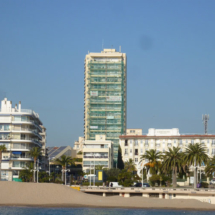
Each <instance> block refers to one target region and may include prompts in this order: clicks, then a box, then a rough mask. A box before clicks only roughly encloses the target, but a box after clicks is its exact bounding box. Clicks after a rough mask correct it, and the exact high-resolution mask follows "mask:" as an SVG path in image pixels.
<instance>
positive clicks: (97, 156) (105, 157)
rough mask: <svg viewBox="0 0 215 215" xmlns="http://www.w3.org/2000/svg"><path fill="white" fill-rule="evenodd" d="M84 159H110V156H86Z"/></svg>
mask: <svg viewBox="0 0 215 215" xmlns="http://www.w3.org/2000/svg"><path fill="white" fill-rule="evenodd" d="M84 158H108V156H95V157H94V156H84Z"/></svg>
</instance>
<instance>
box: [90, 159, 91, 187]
mask: <svg viewBox="0 0 215 215" xmlns="http://www.w3.org/2000/svg"><path fill="white" fill-rule="evenodd" d="M90 187H91V161H90Z"/></svg>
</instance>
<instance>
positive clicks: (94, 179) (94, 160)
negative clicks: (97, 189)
mask: <svg viewBox="0 0 215 215" xmlns="http://www.w3.org/2000/svg"><path fill="white" fill-rule="evenodd" d="M95 173H96V167H95V152H94V177H93V186H95V175H96V174H95Z"/></svg>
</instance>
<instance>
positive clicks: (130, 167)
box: [124, 158, 136, 173]
mask: <svg viewBox="0 0 215 215" xmlns="http://www.w3.org/2000/svg"><path fill="white" fill-rule="evenodd" d="M124 169H125V170H126V171H128V172H131V173H133V172H134V171H136V166H135V163H134V161H133V160H132V159H131V158H130V159H129V160H128V161H126V162H125V163H124Z"/></svg>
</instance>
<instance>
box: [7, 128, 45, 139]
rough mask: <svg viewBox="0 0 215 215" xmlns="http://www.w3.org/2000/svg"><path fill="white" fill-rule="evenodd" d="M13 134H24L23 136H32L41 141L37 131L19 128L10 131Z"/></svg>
mask: <svg viewBox="0 0 215 215" xmlns="http://www.w3.org/2000/svg"><path fill="white" fill-rule="evenodd" d="M11 132H13V133H21V134H22V133H24V134H26V133H27V134H28V133H30V134H34V135H36V136H37V137H39V138H40V139H41V140H42V136H41V135H40V134H39V133H38V132H37V130H34V129H29V128H20V129H17V128H16V129H15V128H12V131H11Z"/></svg>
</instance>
